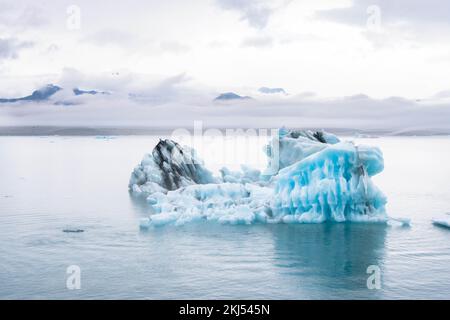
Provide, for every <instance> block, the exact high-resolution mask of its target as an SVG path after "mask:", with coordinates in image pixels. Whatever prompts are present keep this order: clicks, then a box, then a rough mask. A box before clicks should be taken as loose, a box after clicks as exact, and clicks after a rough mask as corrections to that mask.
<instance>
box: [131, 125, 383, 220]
mask: <svg viewBox="0 0 450 320" xmlns="http://www.w3.org/2000/svg"><path fill="white" fill-rule="evenodd" d="M265 151H266V153H267V155H268V157H269V167H272V170H266V172H264V173H261V172H260V171H259V170H255V169H252V168H250V167H247V166H242V170H241V171H240V172H234V171H230V170H229V169H227V168H223V169H221V170H220V176H219V177H214V176H213V174H212V173H211V172H210V171H208V170H207V169H206V168H205V167H204V165H203V162H202V161H201V160H200V159H199V158H198V157H197V155H196V154H195V151H194V150H193V149H191V148H188V147H181V146H180V145H178V144H177V143H176V142H173V141H171V140H162V141H160V142H159V143H158V145H157V146H156V147H155V149H154V150H153V152H152V153H151V154H149V155H146V156H144V159H143V160H142V162H141V164H140V165H138V166H137V167H136V168H135V169H134V171H133V173H132V175H131V179H130V184H129V189H130V192H131V194H132V195H137V196H144V197H145V198H146V201H147V203H148V204H149V207H150V211H151V212H152V213H151V215H150V216H149V217H148V218H145V219H143V220H142V221H141V226H142V227H145V228H147V227H152V226H160V225H167V224H175V225H179V224H184V223H186V222H191V221H200V220H208V221H217V222H221V223H231V224H251V223H255V222H264V223H280V222H283V223H319V222H325V221H331V222H344V221H378V222H379V221H386V220H387V216H386V213H385V204H386V198H385V196H384V195H383V194H382V192H381V191H380V190H379V189H378V188H377V187H376V186H375V185H374V184H373V182H372V181H371V177H372V176H374V175H376V174H378V173H380V172H381V171H383V168H384V164H383V156H382V153H381V151H380V150H379V149H378V148H376V147H368V146H356V145H354V144H353V143H352V142H341V141H340V140H339V139H338V138H337V137H336V136H334V135H332V134H329V133H326V132H324V131H316V132H312V131H300V130H287V129H280V130H279V134H278V136H277V137H274V138H273V140H272V141H271V142H270V143H269V145H268V146H267V147H266V150H265ZM275 161H277V164H278V166H276V168H277V170H273V168H274V164H275Z"/></svg>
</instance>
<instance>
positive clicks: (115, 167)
mask: <svg viewBox="0 0 450 320" xmlns="http://www.w3.org/2000/svg"><path fill="white" fill-rule="evenodd" d="M358 140H359V142H364V143H368V144H372V145H378V146H380V147H381V148H382V150H383V152H384V155H385V162H386V169H385V171H384V172H383V173H382V174H381V175H380V176H378V177H376V178H375V182H376V183H377V184H378V186H380V187H381V189H382V190H383V191H384V192H385V193H386V194H387V196H388V198H389V205H388V211H389V214H390V215H391V216H393V217H408V218H410V219H411V222H412V224H411V227H409V228H408V227H406V228H405V227H389V226H383V225H370V224H321V225H253V226H229V225H217V224H213V223H200V224H189V225H185V226H182V227H165V228H160V229H155V230H151V231H140V230H139V227H138V221H139V219H140V218H141V217H143V216H145V215H146V207H145V206H143V205H142V203H139V202H135V201H133V200H132V199H130V197H129V195H128V192H127V183H128V179H129V175H130V172H131V170H132V168H133V167H134V166H135V165H136V164H137V163H138V162H139V161H140V160H141V158H142V156H143V154H144V153H145V152H148V151H150V150H151V149H152V148H153V146H154V145H155V143H156V142H157V138H156V137H118V138H116V139H111V140H108V139H107V140H105V139H98V138H96V137H0V298H3V299H10V298H27V299H29V298H39V299H40V298H51V299H53V298H63V299H71V298H150V299H155V298H159V299H166V298H167V299H171V298H192V299H201V298H210V299H218V298H238V299H239V298H243V299H245V298H247V299H249V298H253V299H260V298H267V299H284V298H286V299H322V298H331V299H335V298H336V299H341V298H349V299H359V298H370V299H397V298H425V299H426V298H444V299H449V298H450V230H449V229H443V228H439V227H436V226H433V225H432V224H431V223H430V220H431V218H432V217H433V216H435V215H440V214H443V213H445V212H449V211H450V188H449V185H450V138H449V137H428V138H380V139H358ZM212 153H214V150H212V149H211V150H209V151H208V152H204V155H203V156H205V155H206V156H207V157H206V160H207V162H208V158H211V154H212ZM212 166H213V167H214V165H212ZM66 228H77V229H78V228H79V229H84V230H85V232H84V233H78V234H70V233H64V232H62V230H63V229H66ZM70 265H78V266H79V267H80V268H81V289H80V290H68V289H66V277H67V275H66V268H67V267H68V266H70ZM369 265H378V266H379V267H380V268H381V271H382V288H381V289H380V290H369V289H367V286H366V280H367V277H368V275H367V273H366V269H367V267H368V266H369Z"/></svg>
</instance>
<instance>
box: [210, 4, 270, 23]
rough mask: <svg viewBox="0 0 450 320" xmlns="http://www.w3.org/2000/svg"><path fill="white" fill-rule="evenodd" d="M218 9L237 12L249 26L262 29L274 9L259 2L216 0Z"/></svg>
mask: <svg viewBox="0 0 450 320" xmlns="http://www.w3.org/2000/svg"><path fill="white" fill-rule="evenodd" d="M216 1H217V3H218V4H219V6H220V7H222V8H223V9H226V10H234V11H238V12H240V14H241V19H242V20H246V21H247V22H248V23H249V25H250V26H252V27H254V28H257V29H263V28H265V27H266V26H267V24H268V22H269V18H270V16H271V15H272V14H273V12H274V9H273V8H271V7H269V5H268V4H267V2H265V1H261V0H216Z"/></svg>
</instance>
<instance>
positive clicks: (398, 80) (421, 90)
mask: <svg viewBox="0 0 450 320" xmlns="http://www.w3.org/2000/svg"><path fill="white" fill-rule="evenodd" d="M394 3H395V4H394ZM71 5H75V6H76V7H71ZM373 5H376V7H375V9H374V7H373ZM377 8H378V9H377ZM78 9H79V13H80V15H79V19H78V16H77V12H78ZM78 21H79V24H78V23H77V22H78ZM449 40H450V2H449V1H446V0H431V1H422V0H396V1H390V0H370V1H369V0H354V1H351V0H332V1H330V0H315V1H302V0H272V1H265V0H193V1H185V0H169V1H160V0H158V1H154V0H146V1H144V0H140V1H139V0H127V1H114V2H113V1H103V0H100V1H73V0H72V1H59V0H58V1H48V0H47V1H31V0H25V1H24V0H14V1H9V0H6V1H5V0H0V86H1V87H0V94H2V96H4V95H10V96H15V95H21V94H22V95H24V94H29V93H30V92H31V91H32V90H34V89H35V88H36V87H38V86H41V85H43V84H45V83H48V82H55V83H58V81H61V77H65V79H66V80H67V77H68V74H79V75H80V74H82V75H83V77H84V78H88V79H98V83H92V81H91V82H90V83H89V84H92V85H94V86H95V87H97V88H99V89H109V88H101V87H102V86H106V87H108V85H111V82H114V81H116V80H118V81H122V82H120V83H123V81H125V82H126V80H124V79H123V78H121V77H130V76H131V75H134V77H137V76H136V75H140V76H139V77H143V78H146V77H155V78H158V77H161V78H170V77H176V76H179V75H183V79H184V80H183V81H187V82H190V83H191V84H192V86H199V87H205V88H208V89H210V90H213V91H217V92H225V91H231V90H234V91H245V90H252V89H253V88H258V87H261V86H268V87H282V88H284V89H285V90H286V91H288V92H289V93H292V94H301V93H303V92H314V93H316V94H317V95H319V96H321V97H343V96H350V95H354V94H367V95H369V96H371V97H374V98H385V97H390V96H401V97H406V98H411V99H423V98H427V97H431V96H433V95H435V94H436V93H438V92H441V91H446V90H449V89H450V81H449V76H448V74H449V70H450V41H449ZM117 72H118V73H119V74H116V73H117ZM114 76H115V77H116V78H114ZM81 85H83V84H81ZM134 85H135V86H136V85H138V84H136V83H135V84H134ZM138 86H139V85H138ZM142 86H143V87H145V84H144V83H143V84H142Z"/></svg>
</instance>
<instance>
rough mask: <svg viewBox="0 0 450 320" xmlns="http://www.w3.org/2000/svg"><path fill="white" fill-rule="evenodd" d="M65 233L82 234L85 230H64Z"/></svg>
mask: <svg viewBox="0 0 450 320" xmlns="http://www.w3.org/2000/svg"><path fill="white" fill-rule="evenodd" d="M63 232H65V233H82V232H84V230H83V229H64V230H63Z"/></svg>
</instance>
